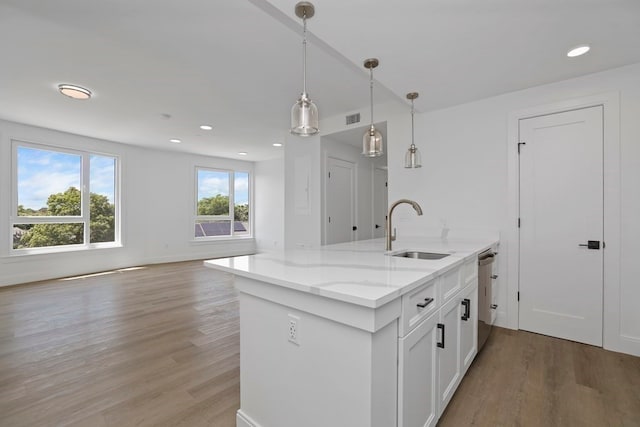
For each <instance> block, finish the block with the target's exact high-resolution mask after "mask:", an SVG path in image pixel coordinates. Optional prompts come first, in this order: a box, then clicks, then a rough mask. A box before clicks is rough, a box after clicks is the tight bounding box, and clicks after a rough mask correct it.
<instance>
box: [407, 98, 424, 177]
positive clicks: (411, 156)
mask: <svg viewBox="0 0 640 427" xmlns="http://www.w3.org/2000/svg"><path fill="white" fill-rule="evenodd" d="M417 97H418V92H411V93H408V94H407V99H410V100H411V145H410V146H409V149H408V150H407V154H405V156H404V167H405V168H421V167H422V159H421V158H420V157H421V156H420V152H419V151H418V147H416V144H414V138H413V113H414V108H413V100H414V99H416V98H417Z"/></svg>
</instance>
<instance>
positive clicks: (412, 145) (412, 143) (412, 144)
mask: <svg viewBox="0 0 640 427" xmlns="http://www.w3.org/2000/svg"><path fill="white" fill-rule="evenodd" d="M413 133H414V131H413V99H412V100H411V148H415V146H416V145H415V144H414V142H413V141H414V139H413Z"/></svg>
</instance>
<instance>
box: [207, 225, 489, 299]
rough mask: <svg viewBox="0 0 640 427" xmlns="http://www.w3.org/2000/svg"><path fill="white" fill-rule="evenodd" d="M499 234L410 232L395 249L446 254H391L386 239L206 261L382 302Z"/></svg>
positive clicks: (302, 287) (336, 295)
mask: <svg viewBox="0 0 640 427" xmlns="http://www.w3.org/2000/svg"><path fill="white" fill-rule="evenodd" d="M496 242H497V238H492V237H487V238H473V239H462V238H456V239H448V240H441V239H436V238H405V239H398V240H396V241H395V242H393V247H394V249H393V251H391V252H390V253H391V254H393V253H398V252H403V251H405V250H420V251H424V252H438V253H448V254H451V255H450V256H447V257H445V258H442V259H440V260H422V259H410V258H401V257H394V256H390V255H387V254H386V251H385V249H384V246H385V239H384V238H382V239H373V240H361V241H356V242H348V243H339V244H335V245H328V246H322V247H320V248H317V249H296V250H288V251H280V252H265V253H260V254H255V255H244V256H236V257H231V258H219V259H212V260H208V261H205V262H204V264H205V266H206V267H209V268H213V269H217V270H222V271H225V272H228V273H232V274H235V275H238V276H242V277H247V278H250V279H254V280H258V281H261V282H266V283H271V284H274V285H279V286H283V287H286V288H290V289H295V290H298V291H302V292H308V293H311V294H316V295H320V296H324V297H327V298H331V299H335V300H338V301H343V302H347V303H352V304H357V305H362V306H365V307H370V308H378V307H381V306H382V305H384V304H386V303H388V302H390V301H392V300H394V299H396V298H398V297H399V296H401V295H403V294H405V293H407V292H410V291H411V290H413V289H415V288H416V287H418V286H420V285H421V284H423V283H425V282H426V281H428V280H429V279H431V278H433V277H437V276H439V275H441V274H443V273H444V272H446V271H448V270H449V269H451V268H454V267H456V266H459V265H460V264H462V263H463V262H465V260H469V259H471V258H475V257H476V256H477V255H478V254H479V253H480V252H482V251H484V250H486V249H488V248H489V247H491V245H493V244H495V243H496Z"/></svg>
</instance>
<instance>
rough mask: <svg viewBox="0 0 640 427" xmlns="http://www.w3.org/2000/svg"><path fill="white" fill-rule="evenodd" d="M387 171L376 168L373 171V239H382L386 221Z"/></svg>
mask: <svg viewBox="0 0 640 427" xmlns="http://www.w3.org/2000/svg"><path fill="white" fill-rule="evenodd" d="M387 175H388V174H387V171H386V170H385V169H379V168H376V169H374V171H373V237H374V238H378V237H384V224H385V222H386V220H387V209H388V204H389V203H388V200H387V198H388V195H387Z"/></svg>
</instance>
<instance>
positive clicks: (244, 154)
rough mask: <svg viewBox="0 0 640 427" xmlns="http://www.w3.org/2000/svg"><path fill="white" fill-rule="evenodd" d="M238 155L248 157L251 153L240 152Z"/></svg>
mask: <svg viewBox="0 0 640 427" xmlns="http://www.w3.org/2000/svg"><path fill="white" fill-rule="evenodd" d="M238 154H239V155H241V156H246V155H247V154H249V153H247V152H246V151H240V152H238Z"/></svg>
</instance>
